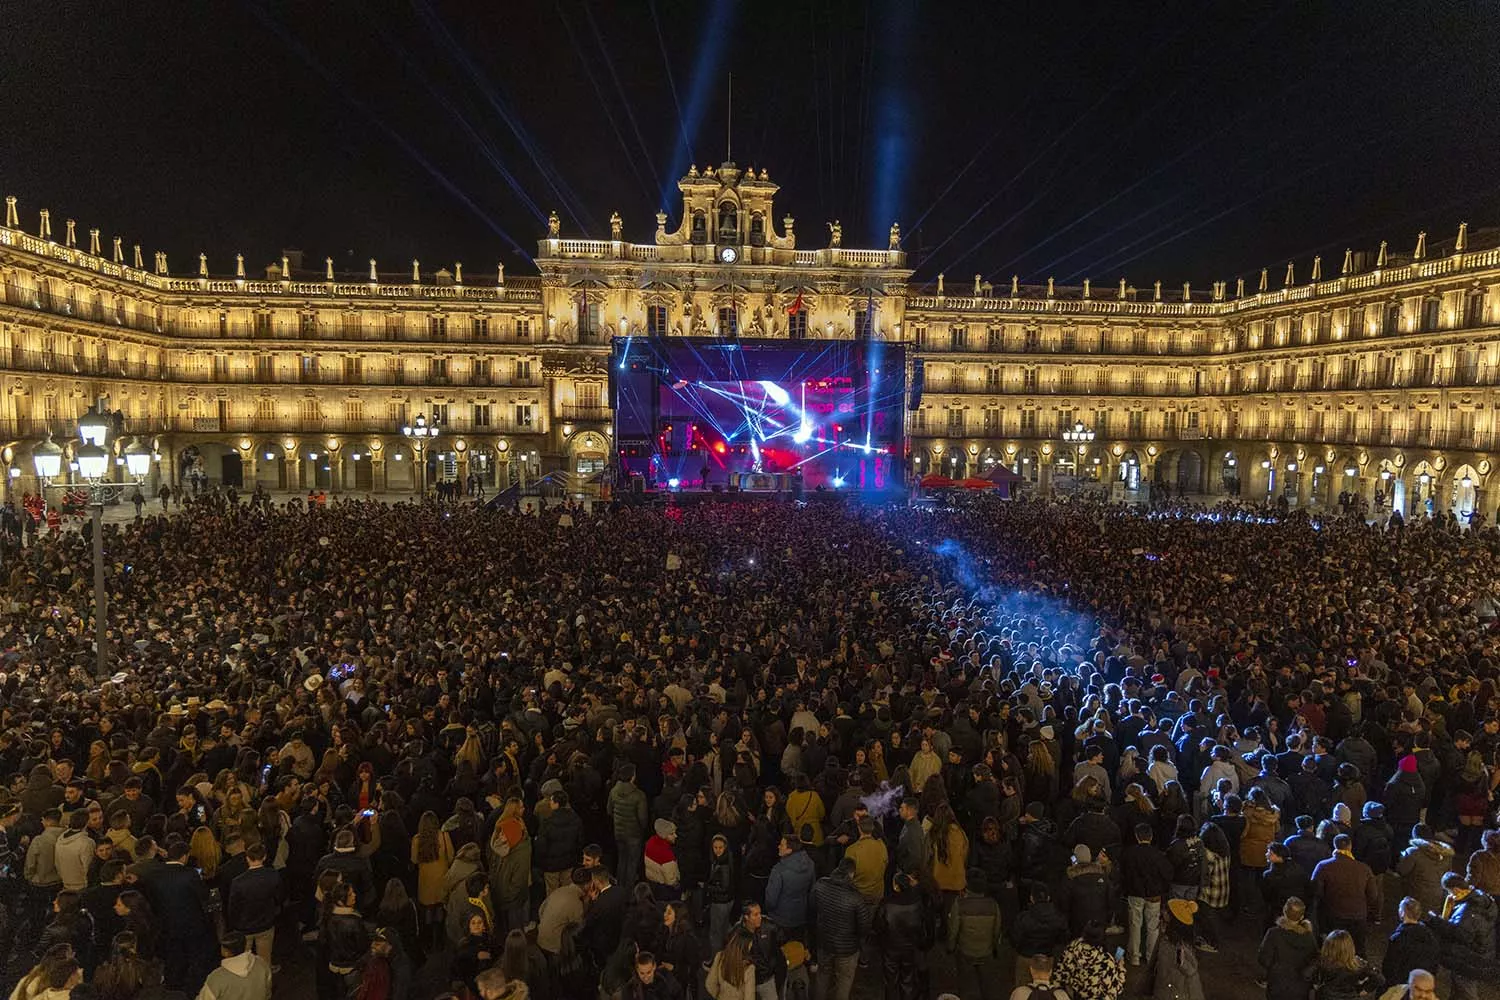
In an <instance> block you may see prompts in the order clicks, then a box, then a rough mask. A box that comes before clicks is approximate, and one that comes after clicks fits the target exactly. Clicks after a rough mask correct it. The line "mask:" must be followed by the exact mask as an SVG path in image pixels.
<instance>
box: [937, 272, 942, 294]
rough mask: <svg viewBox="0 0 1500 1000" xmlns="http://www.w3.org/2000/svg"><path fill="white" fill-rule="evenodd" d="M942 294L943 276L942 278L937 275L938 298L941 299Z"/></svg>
mask: <svg viewBox="0 0 1500 1000" xmlns="http://www.w3.org/2000/svg"><path fill="white" fill-rule="evenodd" d="M942 294H943V276H942V274H941V273H939V274H938V296H939V297H941V296H942Z"/></svg>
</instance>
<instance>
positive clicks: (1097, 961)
mask: <svg viewBox="0 0 1500 1000" xmlns="http://www.w3.org/2000/svg"><path fill="white" fill-rule="evenodd" d="M1052 981H1054V982H1056V984H1057V985H1058V986H1060V987H1062V988H1063V989H1064V990H1066V991H1067V994H1068V996H1069V997H1071V998H1072V1000H1115V998H1116V997H1118V996H1119V995H1120V993H1121V991H1122V990H1124V989H1125V950H1124V949H1123V948H1116V949H1115V951H1114V954H1110V952H1109V950H1108V949H1107V948H1106V947H1105V945H1104V925H1103V924H1102V923H1100V922H1099V921H1097V920H1090V921H1089V922H1088V923H1087V924H1085V925H1084V928H1083V933H1082V934H1080V935H1079V936H1078V937H1076V938H1074V939H1073V940H1072V941H1070V942H1069V943H1068V946H1067V947H1066V948H1064V949H1063V953H1062V958H1061V959H1059V960H1058V963H1057V968H1056V969H1055V971H1054V973H1053V976H1052Z"/></svg>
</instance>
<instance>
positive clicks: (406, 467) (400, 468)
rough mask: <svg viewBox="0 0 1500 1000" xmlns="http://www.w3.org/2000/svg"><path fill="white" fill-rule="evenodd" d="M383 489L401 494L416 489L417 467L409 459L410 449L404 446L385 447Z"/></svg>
mask: <svg viewBox="0 0 1500 1000" xmlns="http://www.w3.org/2000/svg"><path fill="white" fill-rule="evenodd" d="M385 488H386V489H388V490H392V491H398V492H403V493H409V492H411V491H412V490H414V489H416V488H417V466H416V463H415V462H413V461H412V459H411V449H410V448H408V447H407V446H406V445H404V444H393V445H387V446H386V449H385Z"/></svg>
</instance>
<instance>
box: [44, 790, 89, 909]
mask: <svg viewBox="0 0 1500 1000" xmlns="http://www.w3.org/2000/svg"><path fill="white" fill-rule="evenodd" d="M88 823H89V814H88V812H86V811H82V810H80V811H79V812H75V813H73V814H72V815H71V816H69V817H68V828H67V830H65V831H63V834H62V836H60V837H58V838H57V847H56V848H55V854H54V856H53V857H54V862H55V863H56V865H57V874H58V876H59V877H61V878H62V887H63V888H64V889H71V890H72V891H74V892H82V891H83V890H85V889H87V888H88V886H89V866H90V865H91V864H93V861H94V838H92V837H90V836H89V835H88V830H87V827H88Z"/></svg>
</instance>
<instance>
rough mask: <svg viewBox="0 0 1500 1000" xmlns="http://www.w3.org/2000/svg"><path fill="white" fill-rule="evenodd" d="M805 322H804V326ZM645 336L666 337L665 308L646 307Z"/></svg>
mask: <svg viewBox="0 0 1500 1000" xmlns="http://www.w3.org/2000/svg"><path fill="white" fill-rule="evenodd" d="M799 315H800V314H799ZM805 322H806V321H805V320H804V325H805ZM646 335H647V336H650V337H665V336H666V335H667V307H666V306H647V307H646Z"/></svg>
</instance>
